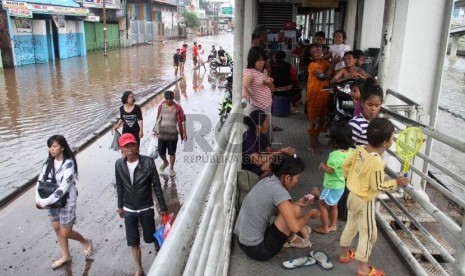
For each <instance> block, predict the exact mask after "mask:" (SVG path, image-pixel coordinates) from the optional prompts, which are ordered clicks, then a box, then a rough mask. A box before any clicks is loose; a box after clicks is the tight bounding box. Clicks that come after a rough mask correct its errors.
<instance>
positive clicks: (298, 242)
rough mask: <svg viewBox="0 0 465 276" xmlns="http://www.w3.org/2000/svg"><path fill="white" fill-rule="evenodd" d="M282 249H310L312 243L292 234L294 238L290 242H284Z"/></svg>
mask: <svg viewBox="0 0 465 276" xmlns="http://www.w3.org/2000/svg"><path fill="white" fill-rule="evenodd" d="M283 247H285V248H290V247H294V248H307V247H308V248H310V247H312V243H311V242H310V240H306V239H304V238H302V237H301V236H299V235H297V234H294V237H292V239H291V240H290V241H286V242H285V243H284V244H283Z"/></svg>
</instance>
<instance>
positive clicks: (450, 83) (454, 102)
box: [439, 57, 465, 119]
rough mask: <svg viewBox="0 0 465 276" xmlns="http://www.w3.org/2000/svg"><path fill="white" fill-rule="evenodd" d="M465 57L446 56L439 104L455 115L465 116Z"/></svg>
mask: <svg viewBox="0 0 465 276" xmlns="http://www.w3.org/2000/svg"><path fill="white" fill-rule="evenodd" d="M464 73H465V58H464V57H458V58H456V59H454V58H446V60H445V70H444V79H443V82H442V91H441V97H440V99H439V105H440V106H441V107H442V108H444V109H445V110H448V111H450V112H451V113H453V114H454V115H455V116H458V117H461V118H462V119H463V118H465V115H464V114H465V105H464V104H463V103H465V89H464V87H465V74H464Z"/></svg>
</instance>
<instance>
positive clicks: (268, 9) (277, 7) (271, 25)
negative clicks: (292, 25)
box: [258, 2, 293, 31]
mask: <svg viewBox="0 0 465 276" xmlns="http://www.w3.org/2000/svg"><path fill="white" fill-rule="evenodd" d="M258 5H259V9H258V24H259V25H262V26H265V27H266V28H267V29H269V30H271V31H278V30H282V29H283V28H284V22H291V21H293V20H292V13H293V11H292V8H293V7H292V3H275V2H259V3H258Z"/></svg>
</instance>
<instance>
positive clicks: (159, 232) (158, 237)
mask: <svg viewBox="0 0 465 276" xmlns="http://www.w3.org/2000/svg"><path fill="white" fill-rule="evenodd" d="M164 232H165V226H164V225H162V226H161V227H160V228H158V230H156V231H155V233H153V237H154V238H155V239H156V240H157V243H158V246H160V247H161V245H162V244H163V242H164V241H165V238H164V237H163V234H164Z"/></svg>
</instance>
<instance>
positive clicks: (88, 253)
mask: <svg viewBox="0 0 465 276" xmlns="http://www.w3.org/2000/svg"><path fill="white" fill-rule="evenodd" d="M87 241H88V242H89V247H88V248H87V249H84V255H86V258H89V257H90V256H92V254H93V253H94V246H93V244H92V240H91V239H88V240H87Z"/></svg>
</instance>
